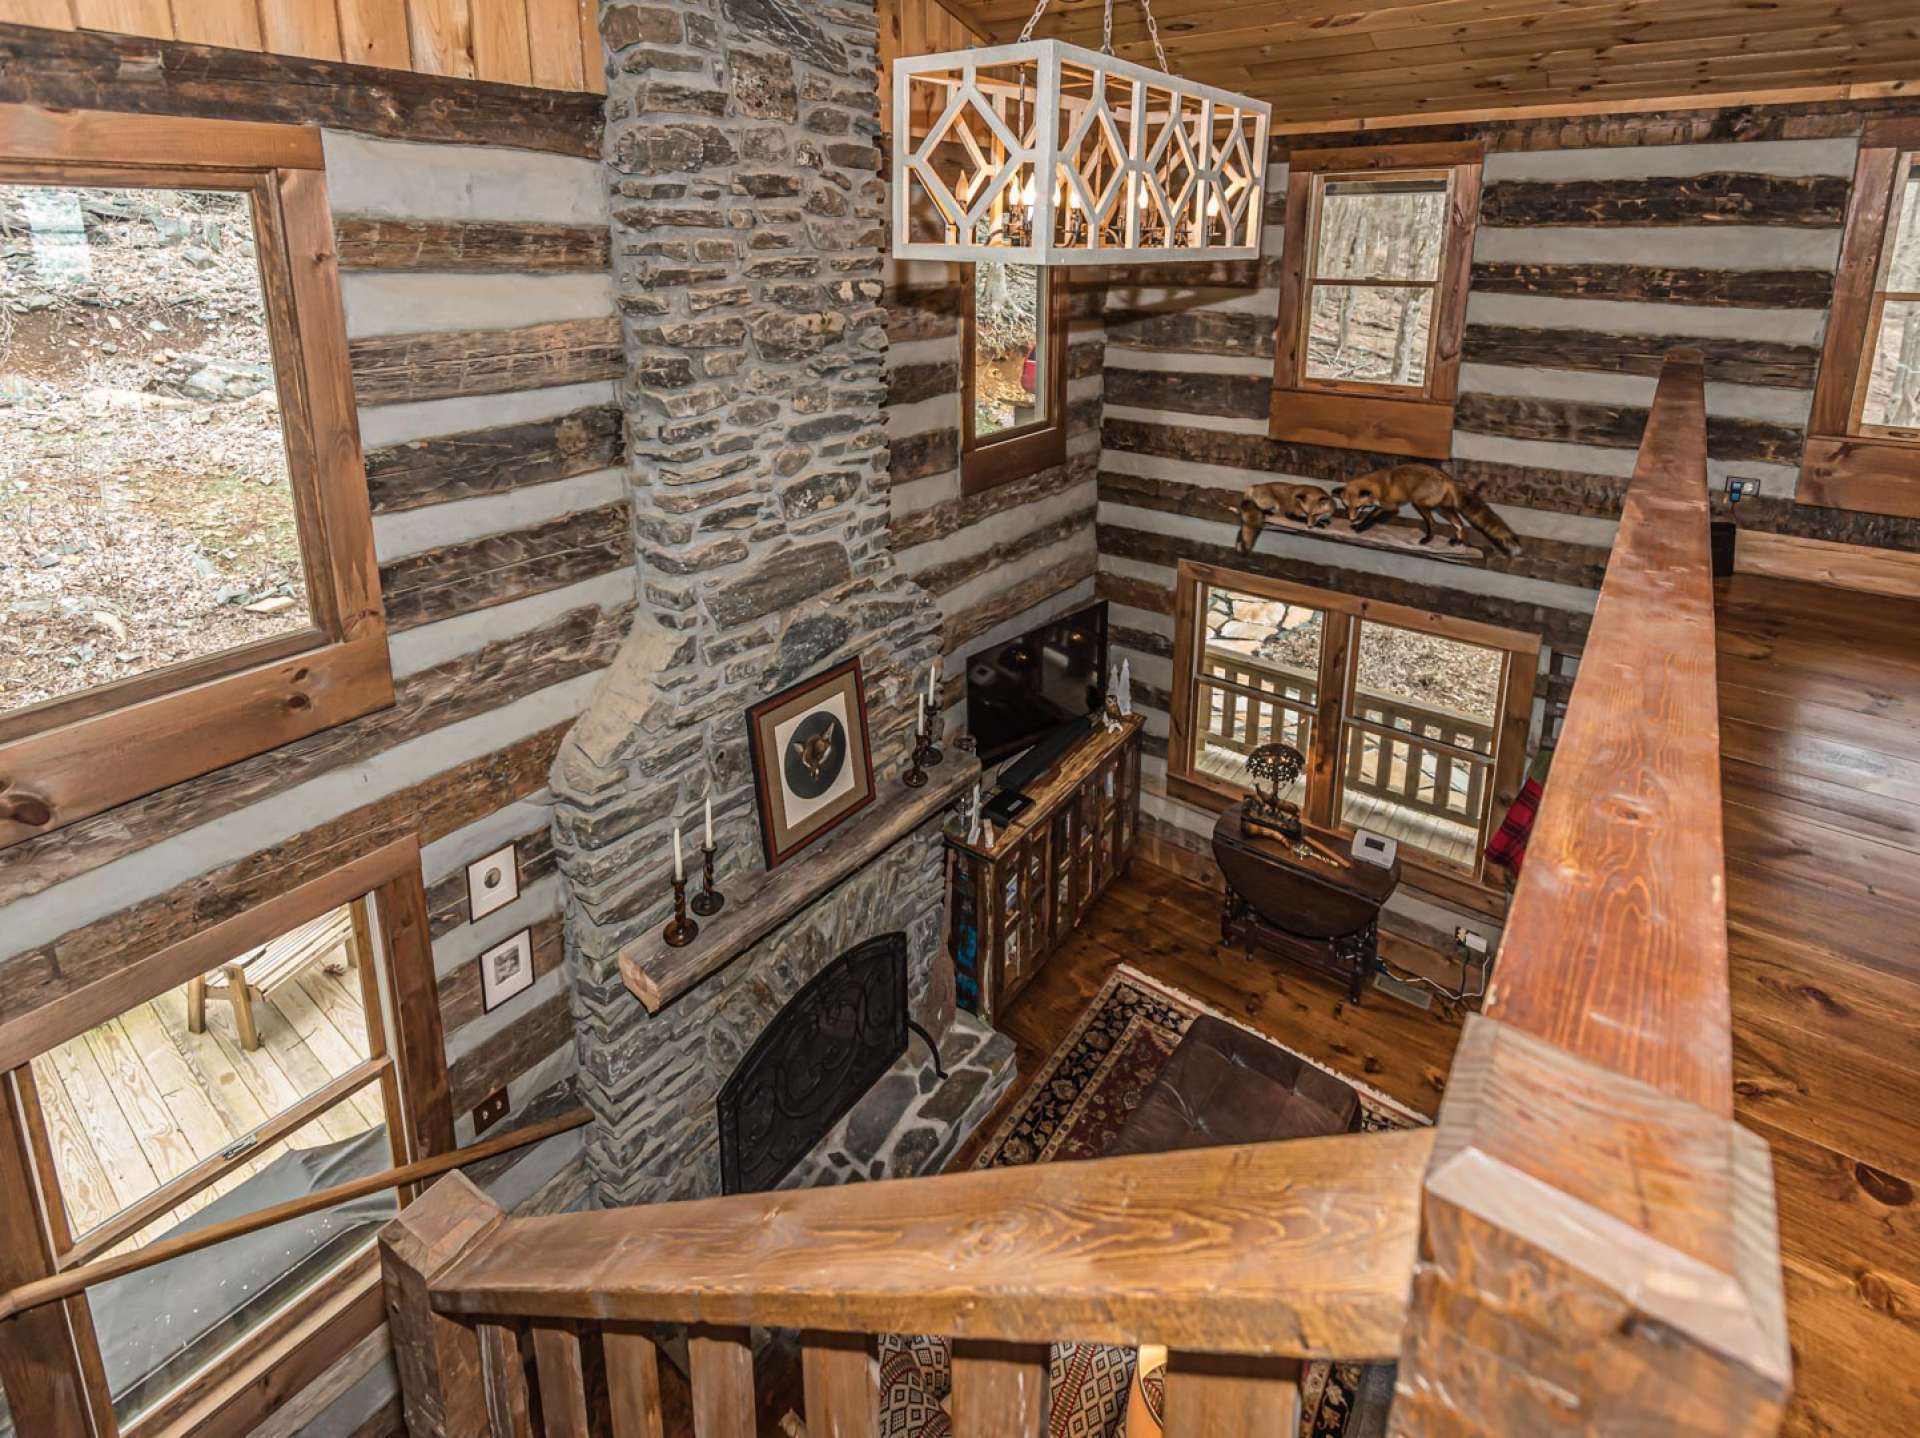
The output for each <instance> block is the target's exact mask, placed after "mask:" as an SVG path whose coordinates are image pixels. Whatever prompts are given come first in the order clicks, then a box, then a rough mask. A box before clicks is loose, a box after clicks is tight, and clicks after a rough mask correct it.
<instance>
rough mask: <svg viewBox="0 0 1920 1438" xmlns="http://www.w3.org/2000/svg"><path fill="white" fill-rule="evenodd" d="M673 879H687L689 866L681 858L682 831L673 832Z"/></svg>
mask: <svg viewBox="0 0 1920 1438" xmlns="http://www.w3.org/2000/svg"><path fill="white" fill-rule="evenodd" d="M673 877H674V878H676V879H684V878H686V877H687V866H686V864H685V863H684V861H682V859H681V857H680V831H679V830H678V829H675V830H674V831H673Z"/></svg>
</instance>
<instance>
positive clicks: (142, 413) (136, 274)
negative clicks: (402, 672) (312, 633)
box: [0, 185, 310, 712]
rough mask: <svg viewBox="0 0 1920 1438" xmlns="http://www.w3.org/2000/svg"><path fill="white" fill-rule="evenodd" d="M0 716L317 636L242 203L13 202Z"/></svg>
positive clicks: (3, 312) (8, 207)
mask: <svg viewBox="0 0 1920 1438" xmlns="http://www.w3.org/2000/svg"><path fill="white" fill-rule="evenodd" d="M0 431H4V433H5V435H6V442H5V444H3V445H0V712H6V711H11V710H15V709H19V708H23V707H25V706H28V705H32V704H36V703H40V702H43V701H46V700H50V699H58V698H62V697H64V696H67V695H71V694H76V693H79V692H80V691H82V690H85V689H89V688H93V687H95V686H97V685H100V684H105V683H110V682H113V681H115V680H119V679H125V678H129V677H131V676H134V675H138V674H142V673H146V672H149V671H152V670H156V669H161V668H165V667H167V666H169V665H174V664H179V663H182V662H185V661H188V660H193V659H199V658H203V657H205V656H207V655H211V654H217V653H220V652H222V651H225V650H228V649H232V648H235V647H237V646H240V645H243V644H246V643H249V642H251V641H254V640H258V639H263V638H269V637H272V636H274V635H279V634H284V633H288V632H290V631H294V630H298V629H301V628H304V627H306V625H307V624H308V623H309V622H310V620H309V612H308V596H307V585H306V578H305V572H304V568H303V565H302V561H301V553H300V540H299V532H298V527H297V522H296V517H295V510H294V504H293V495H292V490H291V486H290V484H289V480H288V472H287V458H286V446H285V442H284V440H283V438H282V434H281V427H280V412H279V399H278V395H277V392H276V389H275V384H274V369H273V354H272V348H271V344H270V341H269V335H268V328H267V319H266V313H265V310H264V307H263V302H262V298H261V281H260V268H259V263H258V260H257V257H256V254H255V245H254V233H253V221H252V215H251V212H250V208H249V202H248V198H247V197H246V196H245V195H242V194H236V193H233V192H229V191H187V190H156V189H71V188H61V187H54V186H46V185H0Z"/></svg>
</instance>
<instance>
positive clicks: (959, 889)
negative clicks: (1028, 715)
mask: <svg viewBox="0 0 1920 1438" xmlns="http://www.w3.org/2000/svg"><path fill="white" fill-rule="evenodd" d="M1144 722H1145V721H1144V720H1143V719H1142V718H1141V717H1140V716H1139V715H1138V714H1135V715H1133V716H1132V717H1130V718H1128V719H1126V720H1124V721H1122V723H1121V725H1120V727H1119V728H1118V729H1117V730H1102V731H1101V732H1099V733H1097V734H1095V735H1093V736H1092V737H1091V738H1089V739H1088V740H1087V741H1086V742H1085V743H1084V744H1082V745H1081V746H1080V747H1079V748H1078V749H1075V750H1074V751H1073V752H1072V753H1071V754H1069V755H1068V756H1067V757H1066V759H1065V760H1063V761H1062V762H1061V763H1060V764H1058V765H1057V766H1055V768H1054V770H1053V772H1052V773H1051V774H1049V775H1048V776H1047V778H1046V779H1045V780H1044V781H1043V782H1042V784H1041V786H1040V787H1039V789H1037V790H1035V791H1033V801H1034V802H1033V807H1032V808H1030V809H1028V810H1027V812H1026V813H1024V814H1022V815H1021V816H1020V817H1019V818H1018V819H1017V820H1015V821H1014V823H1013V824H1011V825H1010V826H1008V827H1007V828H1005V829H1000V830H998V831H996V832H995V834H994V841H993V843H992V844H991V845H989V844H986V843H985V842H981V843H977V844H973V843H968V842H967V841H966V839H965V837H964V836H963V835H961V834H959V833H957V832H955V831H953V830H949V831H948V835H947V840H948V843H949V844H950V845H951V847H952V851H953V860H954V863H953V871H954V882H953V904H952V907H951V911H950V915H949V923H950V924H951V928H952V934H951V939H952V949H953V965H954V975H955V982H956V989H957V997H958V1000H959V1004H960V1007H961V1008H963V1009H967V1010H969V1011H970V1012H972V1013H976V1014H978V1015H980V1017H981V1018H983V1019H985V1020H986V1021H987V1022H988V1023H992V1022H993V1021H994V1014H995V1012H996V1011H997V1010H999V1009H1000V1008H1002V1007H1004V1006H1005V1005H1006V1004H1007V1003H1009V1002H1011V1001H1012V999H1013V997H1014V996H1015V995H1016V994H1018V993H1019V992H1020V990H1021V989H1023V988H1025V987H1026V985H1027V984H1028V982H1030V981H1031V980H1032V978H1033V976H1034V975H1035V974H1037V973H1038V972H1039V971H1040V966H1041V965H1042V964H1044V963H1045V962H1046V961H1047V958H1048V956H1049V955H1050V954H1052V953H1053V951H1054V949H1055V948H1056V947H1058V946H1059V944H1060V943H1061V942H1062V941H1063V940H1064V939H1066V937H1067V936H1068V935H1069V934H1071V933H1072V932H1073V931H1074V929H1075V928H1076V927H1077V926H1078V925H1079V923H1080V920H1081V919H1082V918H1084V917H1085V915H1086V912H1087V909H1088V908H1089V907H1090V906H1091V905H1092V903H1093V901H1094V900H1095V899H1097V898H1099V897H1100V895H1101V894H1102V893H1103V892H1104V891H1105V890H1106V887H1107V885H1108V884H1110V883H1112V882H1113V880H1114V878H1115V877H1116V876H1118V875H1120V874H1122V873H1125V872H1126V869H1127V865H1128V864H1129V862H1131V860H1132V859H1133V849H1134V845H1135V843H1136V842H1138V840H1139V837H1140V732H1141V728H1142V726H1143V724H1144Z"/></svg>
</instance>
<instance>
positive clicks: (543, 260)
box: [333, 217, 613, 274]
mask: <svg viewBox="0 0 1920 1438" xmlns="http://www.w3.org/2000/svg"><path fill="white" fill-rule="evenodd" d="M333 235H334V241H335V243H336V244H337V245H338V246H339V247H340V268H341V269H343V270H433V271H438V272H440V273H447V272H458V273H468V274H476V273H486V272H502V271H504V272H507V273H550V272H553V271H561V270H605V269H607V268H608V267H609V266H610V265H611V264H612V262H613V242H612V236H611V233H610V231H609V230H608V229H607V228H606V227H605V226H604V225H547V224H534V223H530V222H526V221H516V222H514V223H507V222H505V221H501V220H387V219H362V218H358V217H348V218H343V219H339V220H336V221H335V222H334V226H333Z"/></svg>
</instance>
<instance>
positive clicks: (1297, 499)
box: [1235, 484, 1334, 554]
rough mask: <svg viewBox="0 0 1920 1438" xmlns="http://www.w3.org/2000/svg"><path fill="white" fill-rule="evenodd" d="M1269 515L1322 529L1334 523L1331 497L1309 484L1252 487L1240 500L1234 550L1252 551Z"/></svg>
mask: <svg viewBox="0 0 1920 1438" xmlns="http://www.w3.org/2000/svg"><path fill="white" fill-rule="evenodd" d="M1270 514H1280V515H1285V516H1286V517H1287V518H1288V519H1291V520H1294V521H1295V522H1297V523H1299V524H1309V525H1312V526H1313V527H1314V528H1315V529H1325V528H1326V527H1327V526H1328V525H1329V524H1332V523H1333V516H1334V503H1333V496H1332V495H1330V494H1328V493H1327V492H1326V491H1325V490H1324V489H1321V488H1319V487H1318V486H1316V485H1311V484H1256V485H1253V486H1252V487H1250V488H1249V489H1248V490H1247V493H1246V497H1245V498H1244V499H1242V500H1241V501H1240V538H1239V541H1238V543H1237V544H1236V546H1235V547H1236V548H1237V549H1239V551H1240V552H1241V553H1242V554H1251V553H1252V552H1253V542H1254V540H1256V539H1258V538H1259V537H1260V531H1261V530H1263V529H1265V528H1266V527H1267V516H1268V515H1270Z"/></svg>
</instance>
